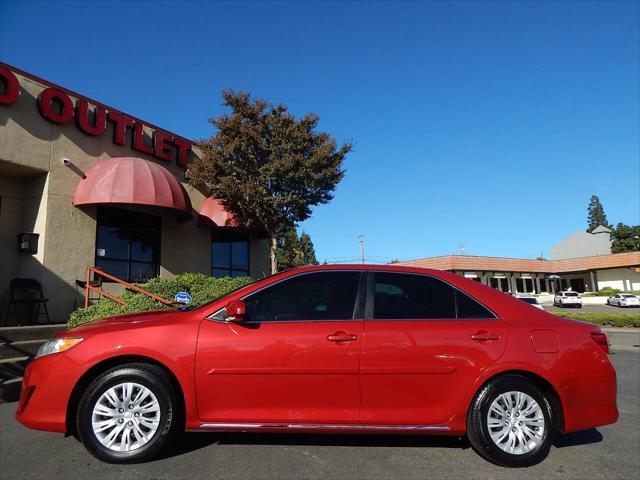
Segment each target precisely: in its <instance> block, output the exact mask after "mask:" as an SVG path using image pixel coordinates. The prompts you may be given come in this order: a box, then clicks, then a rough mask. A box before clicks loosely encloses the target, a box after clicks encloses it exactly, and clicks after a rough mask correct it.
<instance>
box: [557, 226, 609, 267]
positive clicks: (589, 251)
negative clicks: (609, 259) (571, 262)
mask: <svg viewBox="0 0 640 480" xmlns="http://www.w3.org/2000/svg"><path fill="white" fill-rule="evenodd" d="M609 253H611V230H609V229H608V228H607V227H603V226H602V225H600V226H599V227H597V228H595V229H594V230H593V231H592V232H585V231H577V232H573V233H572V234H570V235H567V236H566V237H565V238H563V239H562V240H560V241H559V242H558V243H556V244H555V245H554V246H553V247H551V259H552V260H562V259H566V258H579V257H594V256H596V255H608V254H609Z"/></svg>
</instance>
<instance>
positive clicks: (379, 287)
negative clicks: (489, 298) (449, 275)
mask: <svg viewBox="0 0 640 480" xmlns="http://www.w3.org/2000/svg"><path fill="white" fill-rule="evenodd" d="M373 302H374V306H373V318H374V319H376V320H378V319H428V318H456V300H455V291H454V289H453V287H452V286H451V285H448V284H446V283H444V282H443V281H441V280H438V279H437V278H433V277H428V276H425V275H410V274H409V275H407V274H398V273H376V274H375V289H374V301H373Z"/></svg>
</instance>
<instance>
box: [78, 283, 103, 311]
mask: <svg viewBox="0 0 640 480" xmlns="http://www.w3.org/2000/svg"><path fill="white" fill-rule="evenodd" d="M89 285H91V286H92V287H95V288H100V287H102V277H101V276H100V275H96V278H95V279H94V280H91V281H90V282H89ZM86 288H87V282H86V280H76V298H74V299H73V309H74V310H75V309H76V308H77V305H78V299H79V298H80V290H81V289H82V290H84V289H86ZM91 300H100V295H98V296H97V297H92V296H91V290H89V302H91Z"/></svg>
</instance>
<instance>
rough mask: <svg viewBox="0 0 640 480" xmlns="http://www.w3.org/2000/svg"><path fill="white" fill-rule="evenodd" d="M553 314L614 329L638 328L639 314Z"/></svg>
mask: <svg viewBox="0 0 640 480" xmlns="http://www.w3.org/2000/svg"><path fill="white" fill-rule="evenodd" d="M553 314H554V315H555V316H557V317H564V318H570V319H572V320H580V321H582V322H589V323H595V324H596V325H605V326H606V325H611V326H614V327H640V314H624V313H587V312H576V313H574V312H553Z"/></svg>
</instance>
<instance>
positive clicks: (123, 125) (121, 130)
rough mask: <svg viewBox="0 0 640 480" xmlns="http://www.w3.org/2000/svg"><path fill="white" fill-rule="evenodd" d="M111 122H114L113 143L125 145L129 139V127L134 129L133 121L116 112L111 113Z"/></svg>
mask: <svg viewBox="0 0 640 480" xmlns="http://www.w3.org/2000/svg"><path fill="white" fill-rule="evenodd" d="M109 121H111V122H113V143H115V144H116V145H124V143H125V141H126V139H127V127H129V128H131V127H133V120H131V119H130V118H129V117H125V116H124V115H120V114H119V113H116V112H109Z"/></svg>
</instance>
